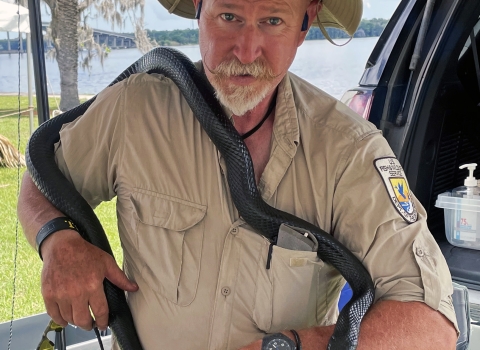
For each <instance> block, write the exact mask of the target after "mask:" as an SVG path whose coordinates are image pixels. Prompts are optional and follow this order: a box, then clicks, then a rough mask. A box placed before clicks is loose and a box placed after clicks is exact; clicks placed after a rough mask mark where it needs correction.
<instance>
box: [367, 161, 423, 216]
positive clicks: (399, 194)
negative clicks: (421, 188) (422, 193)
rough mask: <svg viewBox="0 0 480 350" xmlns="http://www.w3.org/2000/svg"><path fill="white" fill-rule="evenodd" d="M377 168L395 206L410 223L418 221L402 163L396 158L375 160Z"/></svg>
mask: <svg viewBox="0 0 480 350" xmlns="http://www.w3.org/2000/svg"><path fill="white" fill-rule="evenodd" d="M373 163H374V165H375V168H376V169H377V171H378V173H379V174H380V176H381V178H382V180H383V183H384V184H385V187H386V188H387V192H388V195H389V196H390V199H391V200H392V203H393V206H394V207H395V209H397V211H398V212H399V213H400V215H401V216H402V217H403V218H404V219H405V221H406V222H408V223H410V224H411V223H414V222H415V221H417V218H418V213H417V208H415V203H413V201H412V196H411V195H410V189H409V188H408V182H407V179H406V178H405V173H404V171H403V168H402V166H401V165H400V162H399V161H398V160H397V159H396V158H394V157H385V158H378V159H375V160H374V162H373Z"/></svg>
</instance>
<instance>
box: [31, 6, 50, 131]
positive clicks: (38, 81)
mask: <svg viewBox="0 0 480 350" xmlns="http://www.w3.org/2000/svg"><path fill="white" fill-rule="evenodd" d="M28 9H29V11H28V12H29V18H30V33H31V39H32V51H33V67H34V69H33V71H34V74H35V93H36V96H37V112H38V125H41V124H42V123H43V122H46V121H47V120H48V119H49V118H50V113H49V107H48V90H47V75H46V69H45V53H44V50H43V32H42V18H41V12H40V1H36V0H28Z"/></svg>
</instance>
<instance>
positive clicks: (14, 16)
mask: <svg viewBox="0 0 480 350" xmlns="http://www.w3.org/2000/svg"><path fill="white" fill-rule="evenodd" d="M0 10H1V11H0V31H1V32H18V33H19V34H18V35H21V33H27V71H28V108H29V110H30V134H31V133H32V132H33V97H32V69H31V66H32V47H31V46H32V44H31V38H30V21H29V15H28V9H26V8H25V7H23V6H19V5H16V4H10V3H8V2H5V1H1V0H0Z"/></svg>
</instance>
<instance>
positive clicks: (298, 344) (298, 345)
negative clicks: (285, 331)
mask: <svg viewBox="0 0 480 350" xmlns="http://www.w3.org/2000/svg"><path fill="white" fill-rule="evenodd" d="M290 332H292V334H293V336H294V337H295V350H302V341H301V340H300V336H299V335H298V333H297V331H296V330H295V329H290Z"/></svg>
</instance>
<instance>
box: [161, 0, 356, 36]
mask: <svg viewBox="0 0 480 350" xmlns="http://www.w3.org/2000/svg"><path fill="white" fill-rule="evenodd" d="M158 1H160V4H162V5H163V7H165V8H166V9H167V10H168V12H170V13H173V14H176V15H178V16H181V17H185V18H190V19H193V18H195V7H194V6H193V1H192V0H158ZM362 11H363V0H323V8H322V10H321V11H320V13H319V16H318V18H319V19H320V23H321V25H323V26H324V27H333V28H339V29H342V30H343V31H345V32H346V33H348V34H349V35H350V36H353V34H354V33H355V31H356V30H357V28H358V26H359V24H360V21H361V19H362ZM313 25H316V26H319V25H318V22H317V20H316V19H315V21H314V22H313Z"/></svg>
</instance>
